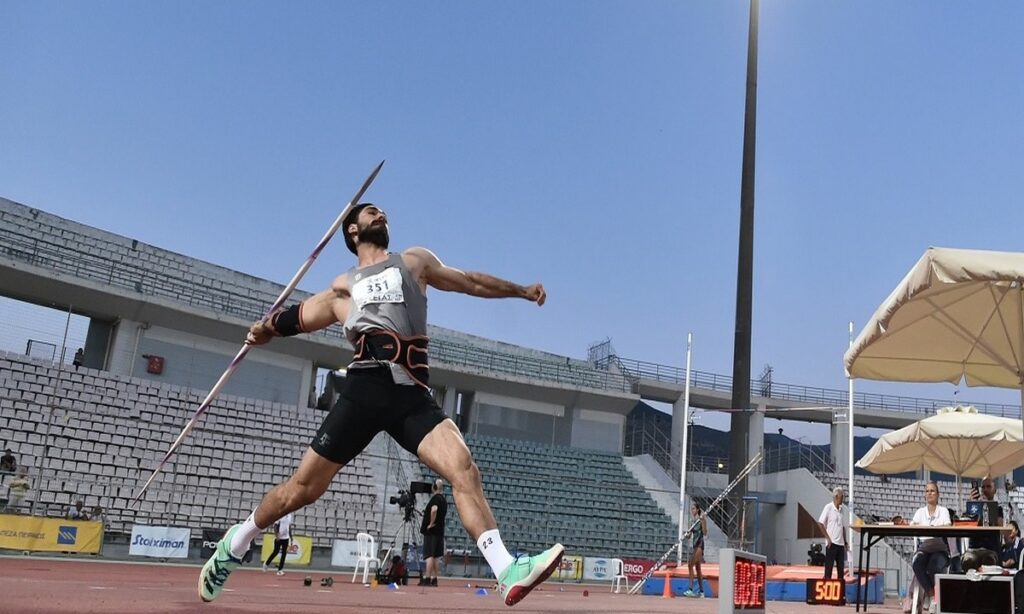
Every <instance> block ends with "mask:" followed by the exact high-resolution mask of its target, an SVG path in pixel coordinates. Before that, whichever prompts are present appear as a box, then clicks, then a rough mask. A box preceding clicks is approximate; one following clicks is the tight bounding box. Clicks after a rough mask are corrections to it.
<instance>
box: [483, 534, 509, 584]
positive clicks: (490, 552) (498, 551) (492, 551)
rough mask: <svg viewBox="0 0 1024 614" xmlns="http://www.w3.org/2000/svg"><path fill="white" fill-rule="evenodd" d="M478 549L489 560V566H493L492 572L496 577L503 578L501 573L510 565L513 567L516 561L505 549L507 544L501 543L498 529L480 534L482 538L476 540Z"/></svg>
mask: <svg viewBox="0 0 1024 614" xmlns="http://www.w3.org/2000/svg"><path fill="white" fill-rule="evenodd" d="M476 545H477V548H480V552H482V553H483V555H484V558H485V559H487V564H488V565H490V566H491V571H493V572H494V577H495V578H498V577H501V572H503V571H505V570H506V569H507V568H508V566H509V565H511V564H512V563H513V562H514V561H515V559H513V558H512V555H511V554H509V553H508V550H506V549H505V544H503V543H501V535H498V529H491V530H490V531H484V532H483V533H481V534H480V537H479V538H478V539H477V540H476Z"/></svg>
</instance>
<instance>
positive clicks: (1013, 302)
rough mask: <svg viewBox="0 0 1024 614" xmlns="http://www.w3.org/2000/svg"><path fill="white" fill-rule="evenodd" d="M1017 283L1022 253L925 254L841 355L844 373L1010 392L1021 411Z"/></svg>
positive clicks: (1021, 324)
mask: <svg viewBox="0 0 1024 614" xmlns="http://www.w3.org/2000/svg"><path fill="white" fill-rule="evenodd" d="M1022 280H1024V253H1018V252H993V251H982V250H966V249H944V248H935V247H933V248H930V249H928V251H926V252H925V254H924V256H922V257H921V259H920V260H919V261H918V262H917V264H916V265H914V268H913V269H911V270H910V272H909V273H908V274H907V276H906V277H905V278H904V279H903V281H902V282H900V284H899V285H898V286H897V287H896V289H895V290H893V292H892V294H890V295H889V297H888V298H886V299H885V301H884V302H883V303H882V305H881V306H880V307H879V308H878V310H877V311H876V312H875V315H874V316H873V317H872V318H871V321H869V322H868V324H867V326H865V327H864V330H862V331H861V333H860V335H859V336H858V337H857V339H856V340H855V341H854V342H853V345H852V346H851V347H850V349H849V351H847V352H846V355H845V357H844V362H845V365H846V372H847V375H849V376H850V377H859V378H865V379H876V380H891V381H901V382H950V383H953V384H957V383H959V382H960V381H961V380H964V381H966V383H967V385H968V386H995V387H1000V388H1017V389H1019V390H1020V391H1021V400H1022V405H1024V377H1022V372H1024V367H1022V365H1024V294H1022V292H1024V291H1022V283H1021V282H1022ZM1022 418H1024V416H1022Z"/></svg>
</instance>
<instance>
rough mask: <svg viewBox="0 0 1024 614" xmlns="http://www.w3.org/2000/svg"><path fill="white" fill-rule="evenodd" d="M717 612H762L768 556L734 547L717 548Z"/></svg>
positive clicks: (723, 613)
mask: <svg viewBox="0 0 1024 614" xmlns="http://www.w3.org/2000/svg"><path fill="white" fill-rule="evenodd" d="M718 569H719V580H718V593H719V596H718V614H735V613H737V612H741V613H742V614H757V613H758V612H760V613H761V614H763V613H764V609H765V603H764V596H765V585H766V583H767V572H768V562H767V559H766V558H765V557H764V556H762V555H760V554H754V553H752V552H744V551H742V550H735V549H733V548H723V549H722V550H719V551H718Z"/></svg>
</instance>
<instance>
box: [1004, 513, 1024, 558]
mask: <svg viewBox="0 0 1024 614" xmlns="http://www.w3.org/2000/svg"><path fill="white" fill-rule="evenodd" d="M1007 525H1008V526H1009V527H1010V532H1009V533H1007V534H1005V535H1006V538H1005V539H1006V541H1005V542H1004V543H1003V548H1002V549H1001V550H1000V551H999V565H1000V566H1001V567H1004V568H1006V569H1017V567H1019V565H1020V554H1021V551H1022V550H1024V539H1021V537H1020V527H1019V526H1017V521H1016V520H1011V521H1010V522H1008V523H1007Z"/></svg>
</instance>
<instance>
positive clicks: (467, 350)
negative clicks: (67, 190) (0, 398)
mask: <svg viewBox="0 0 1024 614" xmlns="http://www.w3.org/2000/svg"><path fill="white" fill-rule="evenodd" d="M0 254H3V255H6V256H8V257H10V258H13V259H15V260H19V261H21V262H25V263H27V264H31V265H33V266H37V267H40V268H45V269H48V270H51V271H55V272H59V273H64V274H68V275H72V276H74V277H77V278H79V279H85V280H89V281H94V282H98V283H101V284H104V285H107V286H111V287H113V288H118V289H125V290H131V291H134V292H137V293H139V294H142V295H145V296H148V297H152V298H159V299H163V300H168V301H171V302H173V303H178V304H184V305H188V306H190V307H194V308H198V309H201V310H206V311H210V312H215V313H217V314H220V315H229V316H234V317H236V318H238V319H239V320H241V321H243V322H251V321H254V320H256V319H258V318H260V317H261V316H262V315H263V313H264V311H265V310H266V308H267V305H270V304H271V303H272V302H273V300H274V298H275V297H274V296H271V294H270V293H265V292H264V293H258V294H256V295H254V294H253V293H248V292H243V290H245V289H244V288H242V287H240V286H237V287H238V291H237V292H236V291H231V290H226V289H224V288H220V287H217V284H226V283H227V282H225V281H224V280H223V279H217V280H214V279H213V278H212V277H207V276H205V275H203V274H202V272H201V271H197V272H196V276H193V277H189V278H185V277H176V276H173V275H169V274H167V273H165V272H163V269H160V268H154V267H149V266H145V264H141V263H137V262H131V261H122V260H113V259H109V258H103V257H101V256H97V255H95V254H90V253H87V252H74V253H71V252H70V251H69V250H68V249H66V248H64V247H63V246H62V245H61V244H58V243H56V242H49V241H45V240H42V239H38V238H32V237H26V236H24V235H21V234H18V233H17V232H14V231H12V230H10V229H9V228H4V227H0ZM204 264H205V263H204ZM207 282H210V283H207ZM214 282H215V283H214ZM279 288H283V286H276V285H275V289H279ZM308 296H309V294H308V293H304V292H301V291H296V294H295V298H296V299H303V298H306V297H308ZM311 334H312V335H314V336H318V337H321V338H323V339H328V340H330V341H332V342H336V343H338V344H341V345H342V346H343V347H346V348H349V347H350V345H349V343H348V341H347V340H346V339H345V337H344V334H343V332H342V329H341V327H339V326H331V327H328V328H326V329H324V330H321V331H317V332H315V333H311ZM430 353H431V361H432V362H433V363H434V364H442V365H447V366H451V367H461V368H468V369H479V370H480V371H482V372H486V373H492V372H493V373H502V374H506V375H512V376H517V377H523V378H527V379H533V380H541V381H546V382H554V383H559V384H565V385H568V386H574V387H582V388H593V389H597V390H608V391H614V392H626V393H628V392H630V390H631V385H630V383H629V380H628V379H627V378H626V377H624V376H622V375H620V374H616V373H610V372H608V371H607V370H600V369H593V368H590V367H588V366H582V365H581V364H580V363H579V362H576V363H575V364H570V363H568V362H561V361H556V360H543V359H540V358H537V357H530V356H522V355H516V354H509V353H503V352H498V351H494V350H491V349H486V348H481V347H476V346H471V345H466V344H460V343H457V342H452V341H449V340H446V339H444V338H443V337H438V336H435V337H433V338H432V339H431V342H430Z"/></svg>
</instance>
